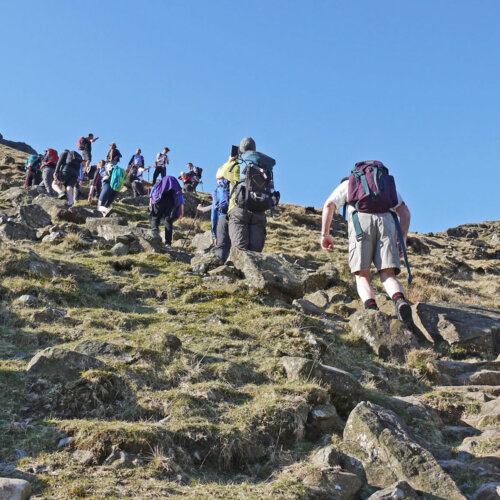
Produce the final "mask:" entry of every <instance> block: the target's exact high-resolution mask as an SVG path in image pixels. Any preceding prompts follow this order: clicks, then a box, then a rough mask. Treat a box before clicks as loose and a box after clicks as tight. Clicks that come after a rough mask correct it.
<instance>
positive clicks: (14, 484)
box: [0, 477, 31, 500]
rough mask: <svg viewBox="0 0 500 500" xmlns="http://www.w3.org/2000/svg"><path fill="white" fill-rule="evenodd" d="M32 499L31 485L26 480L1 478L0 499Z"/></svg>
mask: <svg viewBox="0 0 500 500" xmlns="http://www.w3.org/2000/svg"><path fill="white" fill-rule="evenodd" d="M30 497H31V484H30V483H28V481H25V480H24V479H13V478H3V477H2V478H0V499H2V500H28V499H29V498H30Z"/></svg>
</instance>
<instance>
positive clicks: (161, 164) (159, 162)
mask: <svg viewBox="0 0 500 500" xmlns="http://www.w3.org/2000/svg"><path fill="white" fill-rule="evenodd" d="M169 151H170V149H168V148H167V147H165V148H163V151H162V152H161V153H158V154H157V155H156V162H155V171H154V173H153V184H156V180H157V179H158V176H159V175H161V178H162V179H163V178H164V177H165V176H166V175H167V165H170V160H169V158H168V154H167V153H168V152H169Z"/></svg>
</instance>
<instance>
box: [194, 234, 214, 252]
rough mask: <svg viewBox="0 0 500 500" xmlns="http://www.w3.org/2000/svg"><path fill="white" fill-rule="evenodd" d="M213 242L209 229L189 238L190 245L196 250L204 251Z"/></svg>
mask: <svg viewBox="0 0 500 500" xmlns="http://www.w3.org/2000/svg"><path fill="white" fill-rule="evenodd" d="M213 244H214V241H213V237H212V231H210V230H209V231H205V232H204V233H198V234H197V235H195V236H194V238H193V239H192V240H191V246H192V247H193V248H194V249H195V250H196V251H197V252H205V251H206V250H208V249H209V248H211V247H212V245H213Z"/></svg>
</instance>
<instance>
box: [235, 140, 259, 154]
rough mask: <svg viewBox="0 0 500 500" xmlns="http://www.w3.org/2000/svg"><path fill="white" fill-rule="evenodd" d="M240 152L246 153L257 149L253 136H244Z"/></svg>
mask: <svg viewBox="0 0 500 500" xmlns="http://www.w3.org/2000/svg"><path fill="white" fill-rule="evenodd" d="M239 149H240V153H246V152H247V151H255V149H256V146H255V141H254V140H253V139H252V138H251V137H243V139H241V142H240V148H239Z"/></svg>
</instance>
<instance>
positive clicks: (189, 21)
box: [0, 0, 500, 232]
mask: <svg viewBox="0 0 500 500" xmlns="http://www.w3.org/2000/svg"><path fill="white" fill-rule="evenodd" d="M0 12H1V14H2V29H1V30H0V46H1V47H2V62H1V65H2V72H1V75H2V76H1V78H0V96H1V106H0V132H1V133H3V135H4V136H5V138H8V139H13V140H24V141H26V142H28V143H30V144H32V145H33V146H34V147H35V148H36V149H38V150H40V151H41V150H43V149H45V148H46V147H54V148H56V149H59V150H62V149H64V148H67V147H70V148H71V147H72V148H76V142H77V140H78V138H79V137H80V136H81V135H84V134H85V135H86V134H87V133H88V132H93V133H94V134H95V135H98V136H99V137H100V140H99V141H98V142H96V143H95V145H94V158H95V159H98V158H100V157H103V155H104V154H105V153H106V150H107V147H108V145H109V143H110V142H111V141H116V142H117V144H118V147H119V149H120V150H121V151H122V153H123V156H124V160H125V161H128V159H129V157H130V156H131V155H132V153H133V152H134V149H135V148H136V147H138V146H140V147H142V150H143V153H144V154H145V156H146V159H147V162H148V163H151V162H152V161H153V158H154V156H155V154H156V153H157V152H158V151H159V150H160V149H161V148H162V147H163V146H164V145H167V146H168V147H170V149H171V154H170V157H171V167H170V173H175V174H176V175H178V173H179V172H180V171H181V170H182V169H183V168H184V166H185V164H186V162H188V161H191V162H193V163H195V164H196V165H199V166H201V167H203V168H204V180H205V189H210V190H212V188H213V184H214V183H213V182H212V179H213V178H214V174H215V171H216V169H217V167H218V166H219V165H221V164H222V163H223V162H224V161H225V160H226V159H227V156H228V154H229V152H230V147H231V144H233V143H235V144H237V143H239V140H240V139H241V138H242V137H243V136H245V135H251V136H252V137H254V139H255V140H256V142H257V148H258V149H259V150H261V151H263V152H265V153H267V154H269V155H271V156H274V157H275V158H276V160H277V166H276V170H275V172H276V173H275V178H276V184H277V187H278V189H279V190H280V191H281V193H282V200H283V201H286V202H292V203H299V204H303V205H315V206H321V205H322V204H323V202H324V200H325V199H326V197H327V196H328V195H329V194H330V192H331V191H332V189H333V188H334V187H335V185H336V184H337V182H338V181H339V180H340V178H342V177H343V176H344V175H347V174H348V173H349V171H350V169H351V168H352V166H353V164H354V163H355V162H356V161H359V160H365V159H377V160H381V161H383V162H384V163H385V164H386V165H387V166H388V167H389V169H390V170H391V172H392V173H393V174H394V175H395V177H396V182H397V185H398V189H399V191H400V192H401V193H402V195H403V198H404V199H405V200H406V202H407V204H408V205H409V207H410V209H411V211H412V215H413V218H412V229H413V230H416V231H420V232H427V231H439V230H443V229H445V228H447V227H452V226H455V225H458V224H462V223H466V222H481V221H483V220H493V219H499V218H500V203H499V198H500V197H499V195H498V189H499V175H498V174H499V158H500V154H499V151H498V149H499V144H500V141H499V139H500V137H499V136H500V104H499V102H500V99H499V97H500V84H499V82H500V29H499V22H500V1H498V0H481V1H472V0H442V1H440V0H418V1H402V0H357V1H352V0H351V1H348V0H345V1H335V0H312V1H305V0H300V1H299V0H287V1H285V0H253V1H249V0H245V1H238V0H233V1H229V0H210V1H208V0H175V1H171V0H142V1H140V2H139V1H130V0H125V1H114V0H113V1H112V0H107V1H106V0H102V1H96V0H88V1H85V2H70V1H64V0H60V1H56V0H44V1H43V2H41V1H38V0H26V1H19V2H2V4H1V6H0Z"/></svg>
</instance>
